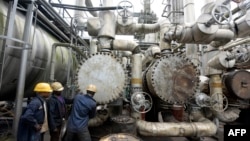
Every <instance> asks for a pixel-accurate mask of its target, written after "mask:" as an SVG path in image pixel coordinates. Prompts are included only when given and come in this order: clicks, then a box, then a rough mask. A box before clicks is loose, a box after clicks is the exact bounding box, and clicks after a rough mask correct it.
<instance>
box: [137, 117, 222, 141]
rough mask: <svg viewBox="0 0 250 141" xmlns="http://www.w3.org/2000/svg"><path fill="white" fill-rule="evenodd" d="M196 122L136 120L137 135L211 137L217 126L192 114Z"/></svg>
mask: <svg viewBox="0 0 250 141" xmlns="http://www.w3.org/2000/svg"><path fill="white" fill-rule="evenodd" d="M193 117H194V120H196V122H189V123H188V122H180V123H174V122H166V123H162V122H147V121H143V120H137V122H136V125H137V129H138V131H139V133H140V134H141V135H144V136H179V137H180V136H199V137H201V136H213V135H215V134H216V131H217V126H216V125H215V124H214V123H213V122H212V121H210V120H208V119H207V118H205V117H203V116H200V115H195V114H193Z"/></svg>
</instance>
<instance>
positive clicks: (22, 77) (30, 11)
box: [13, 1, 34, 140]
mask: <svg viewBox="0 0 250 141" xmlns="http://www.w3.org/2000/svg"><path fill="white" fill-rule="evenodd" d="M33 3H34V1H31V3H30V4H29V5H28V9H27V13H26V19H25V26H24V32H23V41H24V42H26V44H24V46H23V50H22V58H21V65H20V72H19V79H18V86H17V93H16V101H15V103H16V107H15V117H14V121H13V125H14V126H13V133H14V137H15V139H16V140H17V131H18V124H19V119H20V116H21V113H22V104H23V95H24V87H25V77H26V66H27V59H28V52H29V50H28V48H30V46H29V45H28V42H29V37H30V33H31V26H32V18H33V7H34V4H33Z"/></svg>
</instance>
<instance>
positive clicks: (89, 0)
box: [85, 0, 97, 17]
mask: <svg viewBox="0 0 250 141" xmlns="http://www.w3.org/2000/svg"><path fill="white" fill-rule="evenodd" d="M85 4H86V6H87V7H93V4H92V1H91V0H86V1H85ZM89 13H90V14H92V16H94V17H97V12H96V11H89Z"/></svg>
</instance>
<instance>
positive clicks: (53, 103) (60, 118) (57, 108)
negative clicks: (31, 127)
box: [48, 82, 73, 141]
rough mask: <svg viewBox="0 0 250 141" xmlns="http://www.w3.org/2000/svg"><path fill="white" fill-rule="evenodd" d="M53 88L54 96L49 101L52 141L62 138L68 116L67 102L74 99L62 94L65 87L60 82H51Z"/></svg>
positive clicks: (71, 101)
mask: <svg viewBox="0 0 250 141" xmlns="http://www.w3.org/2000/svg"><path fill="white" fill-rule="evenodd" d="M51 88H52V89H53V93H52V96H51V97H50V99H49V101H48V107H49V111H50V114H49V116H50V118H49V119H50V120H51V121H50V141H60V140H61V138H62V135H61V134H62V133H61V130H62V128H63V125H64V123H65V120H66V118H67V110H66V104H72V103H73V99H67V98H64V97H63V96H62V91H63V90H64V87H63V86H62V84H61V83H60V82H53V83H51Z"/></svg>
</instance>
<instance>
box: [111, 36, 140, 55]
mask: <svg viewBox="0 0 250 141" xmlns="http://www.w3.org/2000/svg"><path fill="white" fill-rule="evenodd" d="M112 47H113V49H114V50H123V51H131V52H132V53H133V54H137V53H140V52H141V49H140V46H139V44H137V43H136V42H134V41H129V40H119V39H116V40H113V42H112Z"/></svg>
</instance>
